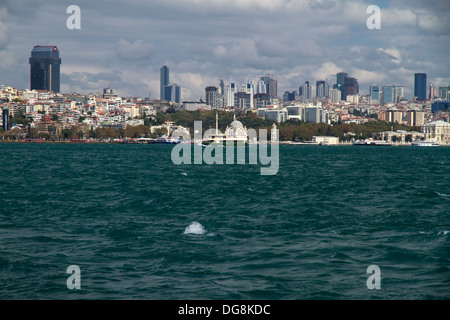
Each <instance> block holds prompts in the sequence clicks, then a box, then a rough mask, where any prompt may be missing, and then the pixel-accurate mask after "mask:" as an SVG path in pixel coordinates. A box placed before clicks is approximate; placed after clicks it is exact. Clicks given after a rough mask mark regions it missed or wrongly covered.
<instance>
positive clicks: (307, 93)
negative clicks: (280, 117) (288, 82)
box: [301, 81, 312, 100]
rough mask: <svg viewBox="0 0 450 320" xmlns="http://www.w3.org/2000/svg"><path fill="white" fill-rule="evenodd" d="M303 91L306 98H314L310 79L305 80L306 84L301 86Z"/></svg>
mask: <svg viewBox="0 0 450 320" xmlns="http://www.w3.org/2000/svg"><path fill="white" fill-rule="evenodd" d="M301 92H302V94H301V97H302V98H303V99H304V100H310V99H312V87H311V86H310V85H309V81H305V84H304V85H302V86H301Z"/></svg>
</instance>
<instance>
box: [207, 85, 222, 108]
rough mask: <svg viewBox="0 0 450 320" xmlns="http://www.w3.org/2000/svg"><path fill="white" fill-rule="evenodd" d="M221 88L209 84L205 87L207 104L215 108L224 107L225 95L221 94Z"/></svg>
mask: <svg viewBox="0 0 450 320" xmlns="http://www.w3.org/2000/svg"><path fill="white" fill-rule="evenodd" d="M220 91H221V88H220V87H214V86H209V87H206V88H205V93H206V104H207V105H209V106H211V108H213V109H217V108H222V107H223V96H222V94H220Z"/></svg>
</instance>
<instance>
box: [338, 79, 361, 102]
mask: <svg viewBox="0 0 450 320" xmlns="http://www.w3.org/2000/svg"><path fill="white" fill-rule="evenodd" d="M358 93H359V85H358V80H356V78H351V77H347V78H345V79H344V97H343V99H342V100H346V99H347V96H348V95H356V94H358Z"/></svg>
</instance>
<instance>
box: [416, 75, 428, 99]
mask: <svg viewBox="0 0 450 320" xmlns="http://www.w3.org/2000/svg"><path fill="white" fill-rule="evenodd" d="M414 96H415V97H417V99H418V100H425V99H426V98H427V74H426V73H415V74H414Z"/></svg>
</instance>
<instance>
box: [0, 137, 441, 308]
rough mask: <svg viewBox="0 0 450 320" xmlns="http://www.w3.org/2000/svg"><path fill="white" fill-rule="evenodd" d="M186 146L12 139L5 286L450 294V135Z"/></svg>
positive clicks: (143, 295)
mask: <svg viewBox="0 0 450 320" xmlns="http://www.w3.org/2000/svg"><path fill="white" fill-rule="evenodd" d="M171 149H172V147H171V146H164V145H112V144H111V145H81V144H80V145H77V144H73V145H70V144H62V145H60V144H0V299H288V300H291V299H449V298H450V239H449V237H450V174H449V168H450V148H448V147H435V148H415V147H384V148H377V147H353V146H345V147H344V146H338V147H332V146H280V168H279V172H278V174H277V175H274V176H262V175H260V167H259V166H256V165H206V164H203V165H179V166H177V165H174V164H173V163H172V161H171V158H170V152H171ZM70 265H77V266H79V268H80V270H81V289H80V290H69V289H68V288H67V285H66V281H67V279H68V277H69V276H70V274H68V273H66V269H67V267H68V266H70ZM370 265H377V266H379V267H380V270H381V289H379V290H376V289H375V290H369V289H368V288H367V285H366V281H367V279H368V277H369V276H370V274H368V273H366V270H367V267H368V266H370Z"/></svg>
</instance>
